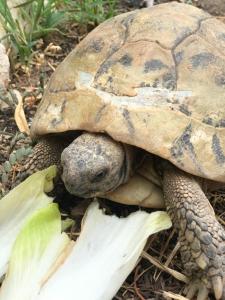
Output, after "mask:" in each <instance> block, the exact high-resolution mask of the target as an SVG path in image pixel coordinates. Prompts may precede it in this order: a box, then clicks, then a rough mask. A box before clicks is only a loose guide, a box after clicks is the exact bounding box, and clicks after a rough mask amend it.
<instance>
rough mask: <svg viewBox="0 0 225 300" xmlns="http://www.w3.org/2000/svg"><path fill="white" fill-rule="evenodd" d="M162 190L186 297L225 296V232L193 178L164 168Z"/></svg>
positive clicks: (202, 299) (201, 298)
mask: <svg viewBox="0 0 225 300" xmlns="http://www.w3.org/2000/svg"><path fill="white" fill-rule="evenodd" d="M163 189H164V196H165V200H166V206H167V210H168V213H169V214H170V216H171V218H172V220H173V223H174V226H175V227H176V228H177V230H178V233H179V239H180V243H181V248H180V252H181V258H182V262H183V264H184V268H185V272H186V274H187V276H188V277H189V278H190V279H191V283H190V286H189V288H188V293H187V295H188V298H189V299H193V297H195V296H196V295H197V300H205V299H208V294H209V293H211V292H212V293H213V294H214V295H215V298H216V299H217V300H218V299H225V231H224V229H223V227H222V225H221V224H220V223H219V222H218V221H217V219H216V216H215V214H214V211H213V208H212V207H211V205H210V203H209V201H208V199H207V197H206V196H205V194H204V192H203V191H202V189H201V186H200V185H199V183H198V182H197V181H196V178H195V177H193V176H191V175H189V174H186V173H185V172H183V171H181V170H178V169H176V168H173V167H171V168H165V169H164V172H163ZM194 299H195V298H194Z"/></svg>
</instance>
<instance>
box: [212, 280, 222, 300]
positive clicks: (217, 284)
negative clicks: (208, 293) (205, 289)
mask: <svg viewBox="0 0 225 300" xmlns="http://www.w3.org/2000/svg"><path fill="white" fill-rule="evenodd" d="M212 286H213V290H214V295H215V298H216V300H219V299H221V298H222V296H223V281H222V278H221V277H220V276H214V277H213V278H212Z"/></svg>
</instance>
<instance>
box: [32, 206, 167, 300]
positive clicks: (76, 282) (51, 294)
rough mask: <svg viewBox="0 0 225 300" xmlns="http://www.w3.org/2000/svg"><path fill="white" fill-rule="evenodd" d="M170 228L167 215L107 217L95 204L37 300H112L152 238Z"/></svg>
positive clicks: (137, 213) (144, 214)
mask: <svg viewBox="0 0 225 300" xmlns="http://www.w3.org/2000/svg"><path fill="white" fill-rule="evenodd" d="M170 226H171V221H170V219H169V217H168V215H167V214H166V213H165V212H154V213H151V214H148V213H146V212H144V211H138V212H135V213H133V214H131V215H130V216H128V217H127V218H118V217H116V216H107V215H105V214H104V213H103V212H102V210H100V209H99V208H98V204H97V203H96V202H95V203H93V204H91V205H90V207H89V208H88V211H87V214H86V217H85V221H84V225H83V228H82V231H81V235H80V237H79V239H78V240H77V242H76V244H75V246H74V248H73V250H72V251H71V253H70V255H69V257H68V258H67V259H66V261H65V262H64V264H63V265H62V266H61V267H60V268H59V269H58V270H57V272H56V273H54V274H53V276H52V277H51V278H50V279H49V281H48V282H47V283H46V284H45V285H44V287H43V288H42V289H41V292H40V295H39V297H37V300H62V299H65V300H72V299H82V300H90V299H91V300H110V299H112V298H113V296H114V295H115V294H116V292H117V290H118V289H119V288H120V286H121V285H122V283H123V282H124V280H125V279H126V277H127V276H128V275H129V273H130V272H131V271H132V269H133V268H134V266H135V264H136V263H137V260H138V257H139V256H140V254H141V252H142V250H143V248H144V245H145V243H146V240H147V238H148V236H149V235H151V234H153V233H156V232H158V231H160V230H163V229H167V228H169V227H170Z"/></svg>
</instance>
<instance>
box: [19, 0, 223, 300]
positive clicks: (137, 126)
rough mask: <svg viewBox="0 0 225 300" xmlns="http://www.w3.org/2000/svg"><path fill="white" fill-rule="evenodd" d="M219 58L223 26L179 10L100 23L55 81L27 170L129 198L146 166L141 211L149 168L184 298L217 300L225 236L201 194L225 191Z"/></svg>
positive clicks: (187, 8)
mask: <svg viewBox="0 0 225 300" xmlns="http://www.w3.org/2000/svg"><path fill="white" fill-rule="evenodd" d="M223 49H225V25H224V24H223V23H221V22H220V21H219V20H217V19H216V18H214V17H212V16H210V15H209V14H207V13H205V12H204V11H202V10H200V9H198V8H195V7H193V6H191V5H187V4H181V3H177V2H171V3H167V4H160V5H156V6H154V7H152V8H146V9H142V10H136V11H131V12H128V13H124V14H121V15H118V16H116V17H114V18H112V19H109V20H107V21H105V22H103V23H102V24H100V25H99V26H98V27H97V28H96V29H94V30H93V31H92V32H91V33H89V34H88V35H87V37H86V38H85V39H84V40H83V41H82V42H81V43H80V44H79V45H78V46H77V47H76V48H75V49H74V50H73V51H72V52H71V53H70V54H69V55H68V57H67V58H66V59H65V60H64V61H63V62H62V63H61V64H60V65H59V67H58V68H57V70H56V71H55V72H54V73H53V75H52V76H51V78H50V82H49V84H48V87H47V89H46V90H45V93H44V96H43V99H42V101H41V103H40V105H39V107H38V110H37V112H36V115H35V117H34V119H33V122H32V126H31V134H32V137H33V139H34V140H36V141H37V142H38V143H37V144H36V146H35V147H34V152H33V154H32V156H31V157H29V158H28V161H27V162H26V164H25V167H24V168H25V169H26V170H27V171H29V172H33V171H34V170H37V169H42V168H45V167H47V166H48V165H51V164H53V163H56V164H57V165H58V166H59V165H61V168H62V179H63V181H64V183H65V186H66V188H67V190H68V191H69V192H70V193H72V194H74V195H78V196H80V197H84V198H87V197H94V196H102V195H105V196H106V197H107V196H109V198H110V195H114V194H113V193H114V192H115V191H118V190H119V191H121V190H123V187H125V186H126V187H127V190H126V191H128V192H129V189H130V188H131V189H132V185H129V182H130V181H132V178H134V177H132V176H133V175H134V174H136V168H137V167H138V166H139V165H140V164H141V162H142V160H143V159H144V158H145V157H146V156H147V157H148V156H149V157H151V158H150V161H152V162H153V164H152V167H149V168H148V166H149V164H147V163H146V164H145V163H144V162H142V164H143V163H144V169H145V171H144V173H145V174H142V175H143V176H142V177H139V181H138V184H137V185H136V187H135V188H133V189H132V192H131V194H130V195H131V196H130V198H134V199H133V200H131V202H132V201H133V202H132V203H133V204H134V203H139V202H141V204H143V205H146V206H147V205H148V203H146V201H139V200H140V199H139V198H140V197H142V200H143V198H144V196H143V195H141V196H140V195H139V194H138V193H137V194H136V190H135V189H136V188H137V189H138V190H142V187H143V189H144V186H145V187H146V182H149V184H150V181H148V180H147V179H146V178H148V179H149V177H148V173H151V172H152V170H153V169H154V170H155V173H154V174H153V177H156V176H155V175H156V174H158V176H159V177H158V178H160V182H161V185H162V193H163V196H164V200H165V203H166V207H167V211H168V213H169V215H170V216H171V218H172V221H173V224H174V226H175V227H176V228H177V230H178V232H179V239H180V244H181V249H180V251H181V257H182V260H183V263H184V267H185V270H186V273H187V275H188V276H189V278H190V284H189V287H188V292H187V297H189V298H190V299H192V298H194V297H195V295H198V299H200V300H204V299H207V297H208V293H210V292H213V293H214V295H215V298H216V299H225V256H224V254H225V231H224V229H223V227H222V226H221V225H220V224H219V222H218V221H217V219H216V217H215V214H214V211H213V209H212V207H211V205H210V203H209V201H208V199H207V197H206V196H205V193H204V192H203V190H205V187H206V186H208V187H209V188H214V189H216V188H218V187H219V186H223V185H224V182H225V170H224V166H225V152H224V151H225V150H224V149H225V54H224V51H223ZM61 153H62V154H61ZM142 158H143V159H142ZM146 174H147V175H146ZM157 180H158V179H157ZM157 180H156V181H157ZM153 181H154V180H153ZM132 182H133V183H135V182H134V180H133V181H132ZM156 189H159V188H156ZM123 192H124V191H123ZM132 193H133V194H132ZM121 194H122V191H121ZM159 194H160V193H159ZM159 194H158V195H159ZM123 196H124V194H123ZM113 197H114V198H116V199H117V200H118V199H119V198H120V192H119V196H118V194H117V195H116V196H115V195H114V196H112V198H113ZM121 197H122V196H121ZM127 198H129V197H127ZM159 198H160V196H159V197H158V199H159ZM124 201H125V202H126V197H125V200H124ZM138 201H139V202H138ZM155 204H156V205H157V200H156V203H155ZM161 205H162V203H161V202H160V203H159V206H161Z"/></svg>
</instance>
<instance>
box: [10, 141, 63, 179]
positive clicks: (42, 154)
mask: <svg viewBox="0 0 225 300" xmlns="http://www.w3.org/2000/svg"><path fill="white" fill-rule="evenodd" d="M65 146H66V145H65V143H64V141H63V140H60V139H59V138H58V137H57V138H54V137H48V138H43V139H41V140H40V141H39V142H38V143H37V144H36V145H35V146H34V148H33V150H32V153H31V154H30V155H29V156H28V157H27V158H26V159H25V161H24V162H23V166H22V168H21V171H20V174H19V176H18V177H17V179H16V180H17V181H18V182H20V181H21V180H23V179H24V178H26V177H28V176H29V175H31V174H33V173H34V172H36V171H40V170H43V169H45V168H47V167H49V166H51V165H56V166H57V167H58V169H59V170H60V169H61V164H60V160H61V153H62V151H63V149H64V148H65Z"/></svg>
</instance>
